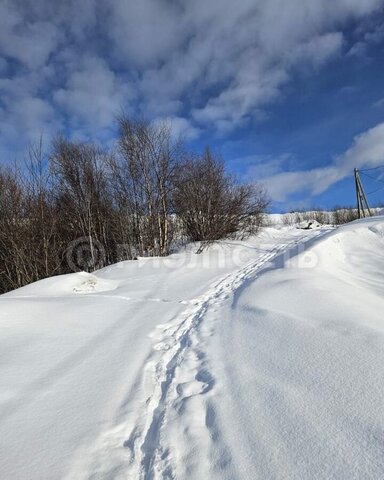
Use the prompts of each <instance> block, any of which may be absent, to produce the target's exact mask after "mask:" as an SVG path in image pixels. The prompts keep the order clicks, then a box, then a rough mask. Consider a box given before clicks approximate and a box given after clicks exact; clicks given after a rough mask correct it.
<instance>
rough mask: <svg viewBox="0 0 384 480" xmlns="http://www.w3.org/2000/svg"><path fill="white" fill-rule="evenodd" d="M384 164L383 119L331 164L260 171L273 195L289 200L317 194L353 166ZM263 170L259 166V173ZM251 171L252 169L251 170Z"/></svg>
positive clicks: (344, 175)
mask: <svg viewBox="0 0 384 480" xmlns="http://www.w3.org/2000/svg"><path fill="white" fill-rule="evenodd" d="M382 164H384V123H380V124H378V125H376V126H375V127H373V128H371V129H369V130H367V131H365V132H363V133H361V134H360V135H357V136H356V137H355V138H354V140H353V143H352V145H351V146H350V148H348V149H347V150H346V151H345V152H344V153H342V154H341V155H339V156H338V157H336V158H335V159H334V160H333V161H332V162H331V163H330V165H329V166H326V167H322V168H314V169H311V170H303V171H302V170H295V171H283V168H284V166H283V165H282V164H281V163H280V168H281V170H280V171H279V172H276V173H273V174H272V175H261V176H262V177H264V178H262V181H263V183H264V184H265V185H266V187H267V189H268V192H269V194H270V196H271V198H272V199H273V200H274V201H276V202H289V201H290V200H291V197H292V196H293V195H296V194H299V193H300V194H303V195H305V196H308V197H312V198H313V197H315V196H316V195H319V194H321V193H323V192H324V191H326V190H327V189H328V188H330V187H331V186H332V185H334V184H335V183H337V182H339V181H340V180H343V179H344V178H346V177H348V176H349V175H351V174H352V172H353V169H354V168H355V167H356V168H360V167H375V166H377V165H382ZM260 171H261V172H262V169H261V170H257V172H258V174H259V175H260ZM250 173H251V172H250Z"/></svg>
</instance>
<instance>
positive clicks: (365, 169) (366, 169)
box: [359, 165, 384, 173]
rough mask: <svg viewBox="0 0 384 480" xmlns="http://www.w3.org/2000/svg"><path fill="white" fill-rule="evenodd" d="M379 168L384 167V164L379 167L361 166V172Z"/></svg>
mask: <svg viewBox="0 0 384 480" xmlns="http://www.w3.org/2000/svg"><path fill="white" fill-rule="evenodd" d="M379 168H384V165H378V166H377V167H371V168H361V169H360V168H359V172H362V173H363V172H369V171H370V170H377V169H379Z"/></svg>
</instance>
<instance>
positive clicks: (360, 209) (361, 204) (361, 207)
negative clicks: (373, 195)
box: [354, 168, 372, 218]
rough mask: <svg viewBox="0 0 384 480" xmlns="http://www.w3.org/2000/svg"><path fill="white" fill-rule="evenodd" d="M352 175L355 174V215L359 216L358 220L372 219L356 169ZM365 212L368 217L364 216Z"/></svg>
mask: <svg viewBox="0 0 384 480" xmlns="http://www.w3.org/2000/svg"><path fill="white" fill-rule="evenodd" d="M354 174H355V188H356V202H357V213H358V215H359V218H363V217H367V216H369V217H372V212H371V210H370V208H369V205H368V200H367V196H366V195H365V192H364V187H363V184H362V182H361V178H360V173H359V170H358V169H357V168H355V169H354ZM366 210H367V212H368V215H366Z"/></svg>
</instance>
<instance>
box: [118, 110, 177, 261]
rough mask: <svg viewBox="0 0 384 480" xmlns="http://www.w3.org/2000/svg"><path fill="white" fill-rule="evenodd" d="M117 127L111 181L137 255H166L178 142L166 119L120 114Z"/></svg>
mask: <svg viewBox="0 0 384 480" xmlns="http://www.w3.org/2000/svg"><path fill="white" fill-rule="evenodd" d="M119 127H120V136H119V153H120V156H119V159H118V160H117V162H118V163H116V162H115V163H114V165H113V171H114V178H115V182H114V183H115V191H116V192H117V193H118V198H119V199H120V204H122V203H123V204H122V206H123V207H125V208H126V211H127V215H128V217H129V219H130V221H129V224H130V235H131V238H132V243H133V244H134V245H135V246H136V248H137V250H138V253H139V254H140V255H167V254H168V252H169V248H170V244H171V241H172V219H171V216H170V213H171V204H170V199H171V192H172V189H173V177H174V173H175V167H176V165H177V164H178V162H179V159H180V157H181V156H182V152H183V146H182V142H181V141H179V140H176V141H175V140H174V139H173V138H172V134H171V129H170V126H169V125H168V124H166V123H160V124H153V123H152V124H151V123H149V122H147V121H144V120H135V121H133V120H130V119H129V118H127V117H126V116H122V117H120V118H119ZM122 201H123V202H122ZM124 203H125V205H124Z"/></svg>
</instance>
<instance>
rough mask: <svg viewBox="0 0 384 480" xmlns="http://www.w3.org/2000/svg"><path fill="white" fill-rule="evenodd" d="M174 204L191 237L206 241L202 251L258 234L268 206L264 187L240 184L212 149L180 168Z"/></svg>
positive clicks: (192, 158)
mask: <svg viewBox="0 0 384 480" xmlns="http://www.w3.org/2000/svg"><path fill="white" fill-rule="evenodd" d="M173 201H174V207H175V212H176V214H177V216H178V217H179V218H180V219H181V221H182V224H183V226H184V229H185V232H186V235H187V236H188V238H190V239H191V240H192V241H200V242H202V246H201V248H200V251H201V250H202V249H203V248H205V246H207V245H208V244H210V243H212V242H214V241H215V240H219V239H222V238H228V237H231V236H240V237H246V236H248V235H250V234H252V233H256V232H257V230H258V228H259V227H260V225H261V224H262V219H263V214H264V212H265V210H266V208H267V206H268V200H267V197H266V194H265V192H264V190H263V189H262V188H261V187H260V186H258V185H238V184H237V183H236V182H235V179H234V178H233V177H232V176H231V175H229V174H227V173H226V172H225V168H224V164H223V162H222V161H221V159H219V158H218V157H215V156H214V155H212V153H211V152H210V150H208V149H207V150H206V151H205V153H204V154H203V155H202V156H201V157H197V158H196V157H191V158H189V159H188V160H186V161H185V162H184V163H183V164H182V165H181V166H180V167H179V169H178V172H177V177H176V180H175V191H174V195H173Z"/></svg>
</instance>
